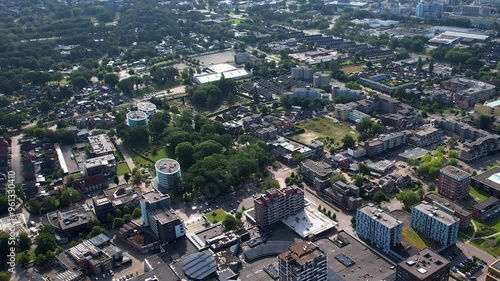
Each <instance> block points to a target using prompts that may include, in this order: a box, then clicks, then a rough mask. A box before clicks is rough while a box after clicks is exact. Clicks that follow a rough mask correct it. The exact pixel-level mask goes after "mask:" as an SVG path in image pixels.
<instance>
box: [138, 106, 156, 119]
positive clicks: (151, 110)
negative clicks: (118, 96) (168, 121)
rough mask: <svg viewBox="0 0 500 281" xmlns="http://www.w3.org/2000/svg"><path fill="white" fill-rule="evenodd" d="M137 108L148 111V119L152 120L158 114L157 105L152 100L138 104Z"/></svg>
mask: <svg viewBox="0 0 500 281" xmlns="http://www.w3.org/2000/svg"><path fill="white" fill-rule="evenodd" d="M137 109H138V110H139V111H141V112H144V113H146V115H147V116H148V119H149V120H151V118H153V117H154V116H155V114H156V105H155V104H154V103H151V102H141V103H139V104H138V105H137Z"/></svg>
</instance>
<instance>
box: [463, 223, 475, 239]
mask: <svg viewBox="0 0 500 281" xmlns="http://www.w3.org/2000/svg"><path fill="white" fill-rule="evenodd" d="M460 232H461V233H462V234H464V235H467V236H469V237H470V236H472V234H473V233H474V227H473V226H472V225H471V226H469V227H468V228H466V229H461V230H460Z"/></svg>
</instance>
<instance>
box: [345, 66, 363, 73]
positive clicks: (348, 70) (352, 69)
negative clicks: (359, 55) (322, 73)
mask: <svg viewBox="0 0 500 281" xmlns="http://www.w3.org/2000/svg"><path fill="white" fill-rule="evenodd" d="M364 69H365V66H364V65H362V64H361V65H347V66H343V67H341V68H340V70H342V71H343V72H344V73H345V74H351V73H353V72H360V71H363V70H364Z"/></svg>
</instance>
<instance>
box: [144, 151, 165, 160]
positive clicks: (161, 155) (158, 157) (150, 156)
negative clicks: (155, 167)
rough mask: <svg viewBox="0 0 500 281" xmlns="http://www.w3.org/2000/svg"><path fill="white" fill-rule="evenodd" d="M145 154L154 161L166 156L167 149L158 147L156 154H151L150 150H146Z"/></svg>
mask: <svg viewBox="0 0 500 281" xmlns="http://www.w3.org/2000/svg"><path fill="white" fill-rule="evenodd" d="M145 155H146V157H148V158H149V159H151V160H153V161H154V162H156V161H158V160H160V159H163V158H167V151H166V150H165V148H162V149H158V151H157V153H156V155H153V154H152V153H151V152H148V153H146V154H145Z"/></svg>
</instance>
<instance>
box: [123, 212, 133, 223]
mask: <svg viewBox="0 0 500 281" xmlns="http://www.w3.org/2000/svg"><path fill="white" fill-rule="evenodd" d="M131 220H132V216H131V215H130V214H126V215H124V216H123V222H124V223H129V222H130V221H131Z"/></svg>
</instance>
